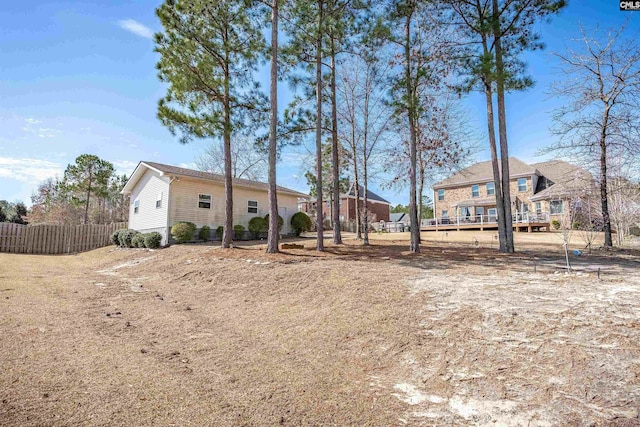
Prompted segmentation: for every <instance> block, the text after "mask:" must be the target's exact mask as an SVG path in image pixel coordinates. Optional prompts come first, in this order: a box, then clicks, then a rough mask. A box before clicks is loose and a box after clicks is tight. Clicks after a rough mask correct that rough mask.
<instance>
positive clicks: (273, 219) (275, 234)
mask: <svg viewBox="0 0 640 427" xmlns="http://www.w3.org/2000/svg"><path fill="white" fill-rule="evenodd" d="M278 17H279V16H278V0H272V3H271V88H270V97H271V106H270V109H271V115H270V118H269V235H268V237H267V253H270V254H274V253H277V252H278V238H279V234H280V231H279V224H278V195H277V190H276V159H277V158H276V154H277V148H278V147H277V131H278V127H277V126H278ZM285 220H286V219H285Z"/></svg>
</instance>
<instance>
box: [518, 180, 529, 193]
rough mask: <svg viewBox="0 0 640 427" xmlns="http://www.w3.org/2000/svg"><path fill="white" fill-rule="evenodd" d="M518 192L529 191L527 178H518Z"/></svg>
mask: <svg viewBox="0 0 640 427" xmlns="http://www.w3.org/2000/svg"><path fill="white" fill-rule="evenodd" d="M518 191H527V178H518Z"/></svg>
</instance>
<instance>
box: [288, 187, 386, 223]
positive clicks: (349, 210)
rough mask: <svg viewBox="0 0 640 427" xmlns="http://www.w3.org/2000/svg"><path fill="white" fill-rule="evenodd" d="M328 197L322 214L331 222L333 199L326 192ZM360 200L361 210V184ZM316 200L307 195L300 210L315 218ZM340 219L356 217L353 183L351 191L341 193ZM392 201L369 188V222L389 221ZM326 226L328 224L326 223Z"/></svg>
mask: <svg viewBox="0 0 640 427" xmlns="http://www.w3.org/2000/svg"><path fill="white" fill-rule="evenodd" d="M325 196H326V197H327V199H325V201H324V203H323V206H322V214H323V215H324V217H325V219H326V221H327V222H330V221H331V219H330V215H331V201H330V200H329V199H328V195H327V194H326V193H325ZM359 196H360V200H359V201H358V205H359V208H360V212H362V209H363V207H364V187H362V186H360V191H359ZM316 204H317V203H316V200H315V198H313V197H309V196H307V198H306V200H304V201H302V202H300V203H299V208H298V209H299V210H300V211H302V212H305V213H307V214H308V215H309V216H310V217H311V218H312V219H314V218H315V215H316V211H317V206H316ZM339 204H340V221H341V222H345V223H349V222H353V221H355V219H356V194H355V187H354V185H351V187H349V191H347V193H346V194H340V201H339ZM390 206H391V203H390V202H389V201H387V200H385V199H384V198H382V197H380V196H378V195H377V194H376V193H374V192H373V191H371V190H367V211H368V212H369V215H368V217H369V223H373V222H377V221H385V222H388V221H389V213H390ZM325 226H326V224H325Z"/></svg>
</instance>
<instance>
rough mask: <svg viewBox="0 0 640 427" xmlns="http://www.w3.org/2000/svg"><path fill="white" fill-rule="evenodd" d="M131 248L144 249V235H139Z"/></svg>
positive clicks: (135, 237)
mask: <svg viewBox="0 0 640 427" xmlns="http://www.w3.org/2000/svg"><path fill="white" fill-rule="evenodd" d="M131 246H133V247H134V248H144V234H141V233H138V234H136V235H135V236H133V238H132V239H131Z"/></svg>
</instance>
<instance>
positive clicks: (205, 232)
mask: <svg viewBox="0 0 640 427" xmlns="http://www.w3.org/2000/svg"><path fill="white" fill-rule="evenodd" d="M198 237H199V238H200V240H204V241H205V242H206V241H207V240H209V238H210V237H211V227H209V226H208V225H203V226H202V228H201V229H200V232H199V233H198Z"/></svg>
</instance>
